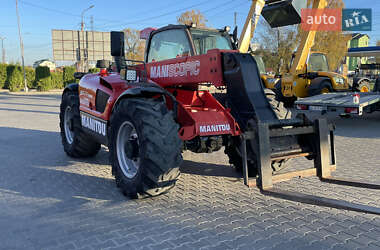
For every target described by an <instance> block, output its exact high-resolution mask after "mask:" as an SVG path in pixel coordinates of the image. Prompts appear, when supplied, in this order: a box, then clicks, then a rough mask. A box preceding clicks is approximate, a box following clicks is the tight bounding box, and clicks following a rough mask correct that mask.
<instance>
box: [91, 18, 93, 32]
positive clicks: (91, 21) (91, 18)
mask: <svg viewBox="0 0 380 250" xmlns="http://www.w3.org/2000/svg"><path fill="white" fill-rule="evenodd" d="M91 31H94V16H91Z"/></svg>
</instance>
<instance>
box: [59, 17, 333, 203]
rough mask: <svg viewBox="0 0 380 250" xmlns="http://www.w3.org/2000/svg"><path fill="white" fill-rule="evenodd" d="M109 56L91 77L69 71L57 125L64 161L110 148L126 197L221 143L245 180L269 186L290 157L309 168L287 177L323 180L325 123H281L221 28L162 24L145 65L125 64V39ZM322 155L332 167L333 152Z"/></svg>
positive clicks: (155, 191)
mask: <svg viewBox="0 0 380 250" xmlns="http://www.w3.org/2000/svg"><path fill="white" fill-rule="evenodd" d="M290 18H291V16H290ZM111 53H112V56H114V57H115V62H116V66H117V67H116V70H115V72H111V71H109V70H107V66H108V65H106V63H105V62H104V61H100V62H99V65H98V66H99V67H100V68H101V71H100V72H99V73H98V74H85V75H83V74H77V77H78V78H79V77H80V75H82V78H81V80H80V82H79V84H72V85H69V86H68V87H67V88H66V89H65V90H64V92H63V95H62V103H61V113H60V127H61V136H62V143H63V146H64V150H65V151H66V153H67V154H68V155H69V156H72V157H86V156H93V155H95V154H96V153H97V152H98V151H99V149H100V145H101V144H103V145H105V146H107V147H108V148H109V154H110V162H111V164H112V173H113V174H114V176H115V179H116V184H117V186H118V187H119V188H120V189H121V191H122V192H123V193H124V194H125V195H127V196H129V197H132V198H139V197H146V196H148V197H149V196H155V195H159V194H162V193H164V192H166V191H168V190H169V189H171V188H173V186H174V185H175V183H176V181H177V179H178V177H179V174H180V170H179V167H180V165H181V162H182V156H181V153H182V151H183V150H190V151H192V152H196V153H211V152H214V151H218V150H220V149H221V148H222V147H224V148H225V153H226V154H227V155H228V157H229V159H230V161H231V163H232V164H233V165H234V166H235V168H237V169H239V170H240V171H242V172H243V174H244V180H245V183H246V184H247V185H252V183H253V181H252V180H249V178H248V176H249V175H251V176H253V177H254V180H255V179H256V176H257V175H258V176H259V179H258V180H259V183H258V184H259V186H260V187H261V188H262V190H271V188H272V186H273V182H274V181H277V180H278V179H280V178H279V176H276V178H275V179H272V173H273V172H276V171H278V170H279V169H281V168H283V166H284V164H285V162H286V161H288V160H289V159H291V158H295V157H307V159H310V160H314V163H315V168H314V169H311V170H307V171H306V172H302V173H300V172H297V173H295V175H294V173H293V176H300V175H301V176H303V175H312V174H314V175H315V174H317V175H318V176H320V177H321V178H327V177H329V176H330V172H331V169H332V166H331V164H330V155H329V151H330V150H329V149H330V147H329V143H328V141H329V140H328V137H329V135H330V137H331V138H330V140H331V144H332V145H333V143H334V139H333V133H332V131H331V128H330V127H329V126H328V124H327V122H326V120H324V119H322V120H317V121H316V122H314V123H311V122H309V121H307V120H306V118H305V117H304V116H302V117H299V118H297V119H284V118H287V110H286V109H284V108H283V106H282V105H281V103H279V102H277V101H276V100H275V98H274V93H273V92H272V91H270V90H269V91H268V90H266V89H264V88H263V86H262V83H261V79H260V74H259V71H258V69H257V65H256V62H255V60H254V58H253V57H252V56H251V55H250V54H244V53H239V52H238V51H237V48H235V47H234V44H233V43H232V42H231V39H230V35H229V34H228V33H227V32H226V29H222V30H212V29H200V28H196V27H192V26H185V25H169V26H166V27H163V28H160V29H158V30H155V31H152V32H151V33H150V34H149V38H148V40H147V43H146V53H145V61H144V62H136V61H131V60H125V58H124V56H125V52H124V33H122V32H111ZM202 83H210V84H213V85H214V86H215V87H217V88H223V89H226V94H225V95H224V96H222V97H220V98H219V99H218V100H217V99H216V98H214V96H213V95H211V94H210V93H209V92H208V91H200V90H199V85H200V84H202ZM331 153H332V154H331V158H332V162H333V164H334V163H335V154H334V150H333V147H331ZM291 175H292V173H288V174H286V176H285V177H284V178H289V176H291Z"/></svg>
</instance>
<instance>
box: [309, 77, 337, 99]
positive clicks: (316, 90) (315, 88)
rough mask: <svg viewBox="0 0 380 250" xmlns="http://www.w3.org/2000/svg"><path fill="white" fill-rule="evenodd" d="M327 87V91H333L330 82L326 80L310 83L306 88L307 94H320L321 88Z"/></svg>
mask: <svg viewBox="0 0 380 250" xmlns="http://www.w3.org/2000/svg"><path fill="white" fill-rule="evenodd" d="M324 88H327V89H329V92H330V93H331V92H333V91H334V90H333V87H332V85H331V82H330V81H328V80H324V81H322V82H320V83H319V84H311V85H310V86H309V89H308V94H309V96H315V95H320V94H322V93H321V91H322V89H324Z"/></svg>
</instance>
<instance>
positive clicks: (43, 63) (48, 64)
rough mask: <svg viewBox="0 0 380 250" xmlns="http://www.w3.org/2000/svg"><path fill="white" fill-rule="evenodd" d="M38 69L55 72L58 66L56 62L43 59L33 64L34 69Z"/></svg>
mask: <svg viewBox="0 0 380 250" xmlns="http://www.w3.org/2000/svg"><path fill="white" fill-rule="evenodd" d="M37 67H48V68H49V69H50V71H54V70H55V68H56V65H55V63H54V62H52V61H50V60H49V59H42V60H39V61H36V62H34V63H33V68H37Z"/></svg>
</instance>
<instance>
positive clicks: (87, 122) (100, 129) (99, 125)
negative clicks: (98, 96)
mask: <svg viewBox="0 0 380 250" xmlns="http://www.w3.org/2000/svg"><path fill="white" fill-rule="evenodd" d="M81 118H82V127H84V128H88V129H89V130H92V131H93V132H95V133H97V134H100V135H103V136H106V124H105V123H104V122H100V121H98V120H95V119H93V118H91V117H89V116H86V115H84V114H81Z"/></svg>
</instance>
